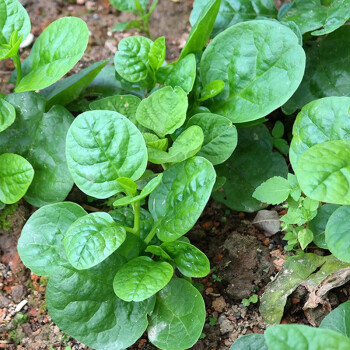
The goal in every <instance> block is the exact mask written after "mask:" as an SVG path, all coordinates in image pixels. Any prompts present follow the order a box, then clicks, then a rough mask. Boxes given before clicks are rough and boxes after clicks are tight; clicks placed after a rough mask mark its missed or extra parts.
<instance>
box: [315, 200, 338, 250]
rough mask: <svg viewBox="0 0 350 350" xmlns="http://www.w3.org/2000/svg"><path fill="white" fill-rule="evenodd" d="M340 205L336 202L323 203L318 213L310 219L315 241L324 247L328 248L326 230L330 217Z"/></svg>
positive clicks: (320, 246)
mask: <svg viewBox="0 0 350 350" xmlns="http://www.w3.org/2000/svg"><path fill="white" fill-rule="evenodd" d="M338 208H339V205H335V204H325V205H322V206H321V207H320V208H319V209H318V211H317V215H316V216H315V217H314V218H313V219H312V220H311V221H310V226H309V227H310V230H311V231H312V232H313V234H314V240H313V241H314V243H315V244H316V245H317V246H318V247H319V248H322V249H328V247H327V243H326V240H325V231H326V225H327V222H328V219H329V218H330V216H331V215H332V214H333V213H334V211H335V210H336V209H338Z"/></svg>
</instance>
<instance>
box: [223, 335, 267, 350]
mask: <svg viewBox="0 0 350 350" xmlns="http://www.w3.org/2000/svg"><path fill="white" fill-rule="evenodd" d="M230 350H268V349H267V345H266V342H265V338H264V335H263V334H247V335H244V336H242V337H240V338H238V339H237V340H236V341H235V342H234V343H233V344H232V346H231V347H230Z"/></svg>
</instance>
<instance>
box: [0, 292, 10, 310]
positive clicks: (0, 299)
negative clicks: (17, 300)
mask: <svg viewBox="0 0 350 350" xmlns="http://www.w3.org/2000/svg"><path fill="white" fill-rule="evenodd" d="M10 303H11V300H10V299H8V298H6V297H4V296H3V295H0V308H3V307H6V306H8V305H9V304H10Z"/></svg>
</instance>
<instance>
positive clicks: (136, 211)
mask: <svg viewBox="0 0 350 350" xmlns="http://www.w3.org/2000/svg"><path fill="white" fill-rule="evenodd" d="M132 208H133V210H134V232H135V233H136V234H137V235H138V236H140V201H137V202H134V203H132Z"/></svg>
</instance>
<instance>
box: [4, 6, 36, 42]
mask: <svg viewBox="0 0 350 350" xmlns="http://www.w3.org/2000/svg"><path fill="white" fill-rule="evenodd" d="M0 13H1V20H0V44H8V42H9V40H10V38H11V35H12V33H13V32H14V31H15V30H17V31H18V34H17V35H18V37H22V39H23V40H24V39H25V38H26V37H27V36H28V34H29V33H30V19H29V16H28V13H27V11H26V10H25V8H24V7H23V6H22V5H21V3H20V2H19V1H18V0H0Z"/></svg>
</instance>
